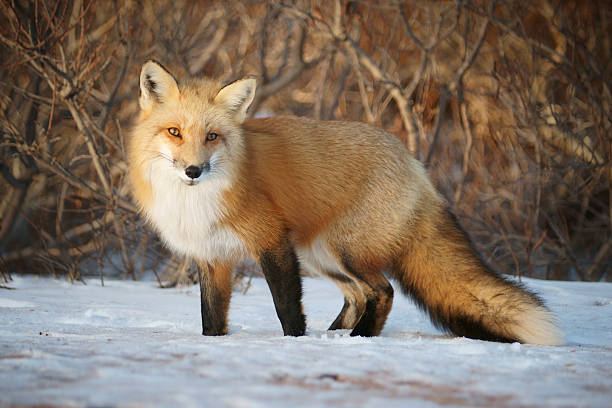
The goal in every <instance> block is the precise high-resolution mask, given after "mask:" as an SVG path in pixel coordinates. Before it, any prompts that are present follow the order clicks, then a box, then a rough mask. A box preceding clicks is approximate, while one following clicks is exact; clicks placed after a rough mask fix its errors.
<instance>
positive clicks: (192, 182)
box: [183, 179, 200, 186]
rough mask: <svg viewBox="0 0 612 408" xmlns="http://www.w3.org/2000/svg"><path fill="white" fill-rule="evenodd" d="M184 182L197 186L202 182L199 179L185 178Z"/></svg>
mask: <svg viewBox="0 0 612 408" xmlns="http://www.w3.org/2000/svg"><path fill="white" fill-rule="evenodd" d="M183 183H185V184H187V185H188V186H195V185H198V184H199V183H200V180H198V179H191V180H183Z"/></svg>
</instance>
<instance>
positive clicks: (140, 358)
mask: <svg viewBox="0 0 612 408" xmlns="http://www.w3.org/2000/svg"><path fill="white" fill-rule="evenodd" d="M105 283H106V285H105V286H104V287H102V286H101V285H100V282H99V281H98V280H96V279H90V280H88V282H87V285H86V286H85V285H82V284H74V285H73V284H69V283H67V282H64V281H56V280H52V279H47V278H35V277H22V276H15V277H14V280H13V282H10V283H9V284H8V286H10V287H13V288H15V290H5V289H0V322H1V325H0V406H11V405H19V406H22V405H45V406H109V405H110V406H168V407H175V406H184V407H190V406H193V407H286V406H291V407H355V406H367V407H379V406H380V407H382V406H384V407H410V406H415V407H430V406H470V407H491V406H504V407H524V406H538V407H539V406H550V407H564V406H565V407H582V406H583V407H610V406H612V284H608V283H596V284H593V283H577V282H540V281H534V280H528V281H527V284H528V286H529V287H531V288H534V289H536V290H537V291H539V292H540V293H541V295H542V296H543V297H544V298H545V299H546V300H547V302H548V304H549V305H550V306H551V308H552V309H553V311H554V312H555V313H557V315H558V316H559V317H560V321H561V326H562V329H563V330H564V331H565V333H566V335H567V341H568V344H567V345H566V346H563V347H538V346H527V345H520V344H498V343H490V342H483V341H475V340H469V339H465V338H454V337H450V336H446V335H442V334H440V332H438V331H437V330H436V329H435V328H433V327H432V326H431V324H430V323H429V321H428V320H427V318H426V317H425V316H424V315H423V314H422V313H420V312H419V311H418V310H417V309H416V307H415V306H414V305H413V304H412V303H411V302H410V301H409V300H408V299H407V298H405V297H404V296H401V295H400V294H399V291H398V292H396V297H395V303H394V306H393V310H392V312H391V315H390V317H389V319H388V321H387V324H386V326H385V329H384V330H383V333H382V335H381V336H380V337H377V338H351V337H349V336H348V333H347V332H346V331H343V332H328V331H326V328H327V326H328V325H329V324H330V322H331V321H332V320H333V319H334V318H335V316H336V314H337V313H338V312H339V311H340V308H341V306H342V297H341V295H340V292H339V291H338V289H336V287H335V286H334V285H333V284H331V283H330V282H328V281H325V280H318V279H310V278H309V279H305V282H304V286H305V296H304V307H305V311H306V313H307V316H308V335H307V336H305V337H301V338H286V337H283V336H282V332H281V328H280V324H279V322H278V320H277V318H276V315H275V312H274V306H273V304H272V299H271V297H270V295H269V293H268V289H267V287H266V285H265V282H264V281H263V280H262V279H253V286H252V287H251V288H250V289H249V291H248V292H247V293H246V294H241V293H234V296H233V299H232V306H231V309H230V326H229V330H230V334H229V335H228V336H225V337H214V338H211V337H203V336H201V335H200V334H199V333H200V330H201V329H200V316H199V297H198V289H197V288H196V287H195V286H194V287H190V288H182V289H159V288H157V287H156V284H155V283H154V282H146V281H145V282H131V281H117V280H114V281H106V282H105Z"/></svg>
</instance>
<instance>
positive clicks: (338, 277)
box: [325, 273, 366, 330]
mask: <svg viewBox="0 0 612 408" xmlns="http://www.w3.org/2000/svg"><path fill="white" fill-rule="evenodd" d="M325 275H326V276H327V277H328V278H329V279H330V280H331V281H333V282H334V283H335V284H336V285H337V286H338V287H339V288H340V290H341V291H342V294H343V295H344V306H342V310H341V311H340V313H339V314H338V317H336V319H335V320H334V321H333V323H332V324H331V326H329V329H328V330H339V329H349V330H352V329H354V328H355V326H356V325H357V322H359V319H360V318H361V316H362V315H363V312H364V310H365V306H366V298H365V296H364V295H363V293H362V292H361V288H360V286H359V285H358V284H356V283H355V282H354V281H353V279H351V278H350V277H348V276H346V275H343V274H336V273H333V274H332V273H326V274H325Z"/></svg>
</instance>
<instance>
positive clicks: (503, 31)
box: [0, 0, 612, 282]
mask: <svg viewBox="0 0 612 408" xmlns="http://www.w3.org/2000/svg"><path fill="white" fill-rule="evenodd" d="M1 1H2V9H3V13H2V15H1V16H0V23H1V24H0V53H1V54H2V55H3V58H2V62H1V65H0V88H1V89H2V93H1V96H0V121H1V122H0V126H1V127H0V129H1V130H0V131H1V134H2V136H1V139H0V170H1V173H2V177H0V191H1V192H2V194H1V196H0V245H1V246H0V256H1V258H2V259H1V260H2V262H0V271H1V272H2V274H3V275H2V276H4V277H5V278H6V277H8V276H9V275H8V273H9V272H10V271H20V272H33V273H52V274H57V273H62V274H66V275H67V276H68V277H69V278H70V279H80V278H81V273H82V271H92V270H98V271H99V273H100V275H101V276H104V274H105V273H111V271H118V272H119V273H121V274H122V275H124V276H130V277H133V278H138V277H139V276H140V275H141V274H142V271H143V269H145V268H147V269H148V268H153V269H154V270H155V271H158V270H161V272H162V278H164V279H168V280H170V281H172V282H180V281H185V280H190V279H193V276H194V274H193V272H190V271H192V268H190V262H189V261H185V260H181V259H176V258H174V257H171V256H169V255H168V254H167V253H166V252H165V251H164V249H163V248H161V247H160V245H159V242H158V240H157V238H156V237H155V235H154V234H153V233H151V232H150V231H149V230H148V228H147V227H146V225H145V223H144V222H143V221H142V220H141V218H140V217H139V216H138V213H137V210H136V208H135V207H134V205H133V204H132V202H131V200H130V196H129V186H128V185H127V183H126V179H125V171H126V163H125V154H124V146H125V141H124V138H125V137H126V135H127V134H128V132H129V126H130V122H131V121H132V120H133V117H134V115H135V114H136V112H137V110H138V108H137V92H138V89H137V75H138V71H139V68H140V65H141V64H142V62H143V61H145V60H146V59H148V58H151V57H154V58H156V59H158V60H160V61H162V62H163V63H164V64H166V65H168V66H169V67H171V68H172V70H174V71H175V72H177V73H178V74H181V75H182V74H191V75H209V76H216V77H220V78H222V79H223V80H225V81H231V80H233V79H236V78H239V77H241V76H243V75H245V74H255V75H257V76H258V77H259V88H258V94H257V97H256V100H255V102H254V106H253V107H252V110H251V112H252V113H255V114H297V115H304V116H311V117H316V118H321V119H346V120H360V121H366V122H370V123H373V124H376V125H378V126H381V127H383V128H385V129H387V130H388V131H390V132H392V133H394V134H396V135H397V137H399V138H400V139H401V140H403V141H404V142H405V143H406V144H407V146H408V147H409V148H410V149H411V150H412V151H413V152H414V154H415V155H416V156H417V157H419V158H420V159H421V160H423V161H424V162H425V163H426V165H427V166H428V167H429V169H430V173H431V175H432V178H433V179H434V180H435V181H436V183H437V185H438V186H439V188H440V190H441V191H442V192H443V193H444V194H445V195H446V197H447V198H448V200H449V203H450V205H451V206H452V207H453V209H454V211H455V212H456V213H457V214H458V215H459V218H460V220H461V222H462V223H463V225H464V226H465V227H466V229H467V230H468V231H469V232H470V233H471V235H472V236H473V238H474V240H475V243H476V245H477V247H478V248H479V249H480V250H481V252H482V253H483V255H484V256H485V258H486V259H487V260H488V261H489V262H490V263H492V264H493V265H494V266H495V267H496V268H497V269H499V270H500V271H502V272H505V273H521V272H522V274H524V275H528V276H535V277H543V278H561V279H581V280H600V279H602V278H604V277H606V276H607V277H608V278H610V277H612V276H611V275H612V274H611V273H609V271H610V269H611V267H612V265H611V261H610V258H611V257H610V254H611V251H612V249H611V246H612V234H611V224H610V219H611V217H612V207H611V201H612V200H611V194H612V193H611V192H610V191H611V189H610V184H611V179H612V165H611V160H610V159H611V155H612V147H611V141H610V130H611V127H612V125H611V123H612V108H611V99H612V96H611V93H610V71H611V70H612V65H611V64H610V63H609V61H610V60H611V58H610V57H611V56H610V52H611V50H612V46H611V45H612V44H610V41H611V40H610V38H611V35H610V34H611V33H610V32H611V25H610V16H611V14H612V11H611V10H610V9H609V7H608V6H607V3H606V2H604V1H579V2H564V1H562V0H559V1H552V0H551V1H535V2H523V1H505V2H501V1H500V2H479V1H443V2H429V1H406V2H391V1H389V2H387V1H370V2H368V1H332V2H327V1H305V0H301V1H274V2H272V1H271V2H253V1H246V0H245V1H228V2H214V1H187V0H178V1H175V2H167V3H162V2H135V1H128V2H119V1H109V2H104V1H95V0H91V1H84V0H77V1H73V2H55V1H48V0H30V1H11V0H1ZM162 267H163V269H162ZM249 268H251V269H252V267H251V266H249Z"/></svg>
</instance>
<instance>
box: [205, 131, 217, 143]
mask: <svg viewBox="0 0 612 408" xmlns="http://www.w3.org/2000/svg"><path fill="white" fill-rule="evenodd" d="M218 137H219V135H218V134H217V133H215V132H210V133H209V134H207V135H206V141H207V142H212V141H213V140H215V139H217V138H218Z"/></svg>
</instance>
